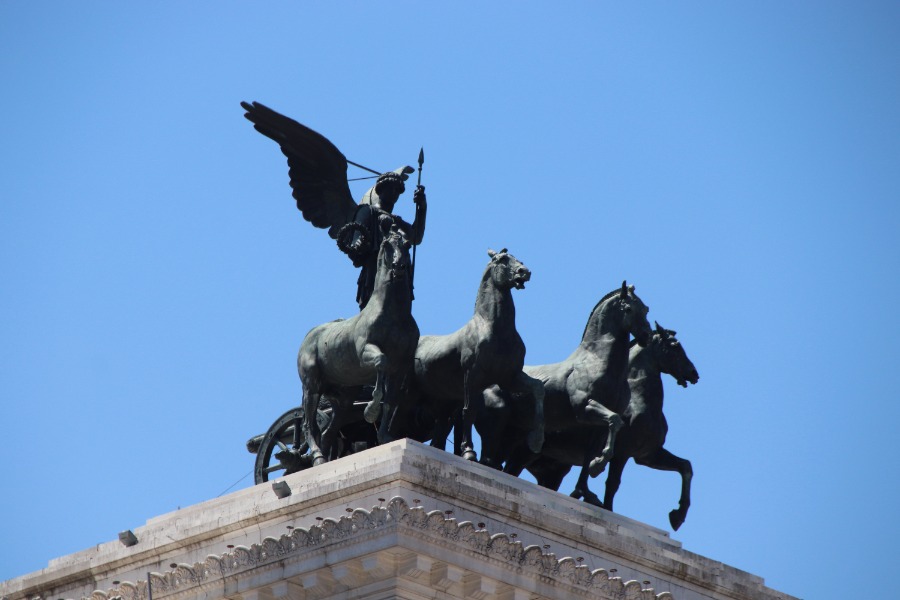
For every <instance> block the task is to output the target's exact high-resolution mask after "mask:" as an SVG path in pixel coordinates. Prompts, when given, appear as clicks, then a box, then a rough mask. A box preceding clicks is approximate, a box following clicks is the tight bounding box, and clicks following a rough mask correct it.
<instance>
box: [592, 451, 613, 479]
mask: <svg viewBox="0 0 900 600" xmlns="http://www.w3.org/2000/svg"><path fill="white" fill-rule="evenodd" d="M608 462H609V459H607V458H604V457H602V456H601V457H600V458H595V459H593V460H592V461H591V464H590V465H589V466H588V474H589V475H590V476H591V477H596V476H597V475H599V474H600V473H602V472H603V471H604V470H606V463H608Z"/></svg>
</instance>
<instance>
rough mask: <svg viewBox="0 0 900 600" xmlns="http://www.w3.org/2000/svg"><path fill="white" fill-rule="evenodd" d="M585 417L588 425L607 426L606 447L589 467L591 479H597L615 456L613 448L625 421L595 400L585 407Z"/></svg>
mask: <svg viewBox="0 0 900 600" xmlns="http://www.w3.org/2000/svg"><path fill="white" fill-rule="evenodd" d="M584 411H585V417H586V421H587V422H588V423H596V424H600V423H604V424H606V426H607V434H606V445H605V446H604V447H603V451H602V452H601V453H600V455H599V456H594V457H593V458H592V459H591V461H590V464H589V466H588V468H589V471H590V475H591V477H596V476H597V475H599V474H600V473H602V472H603V469H605V468H606V463H608V462H609V461H610V459H611V458H612V456H613V448H614V447H615V444H616V434H617V433H618V431H619V430H620V429H621V428H622V425H623V424H624V421H622V417H620V416H619V414H618V413H615V412H613V411H611V410H609V409H608V408H606V407H605V406H603V405H602V404H600V403H599V402H597V401H596V400H594V399H589V400H588V401H587V404H586V406H585V409H584Z"/></svg>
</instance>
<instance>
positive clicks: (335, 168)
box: [241, 102, 357, 238]
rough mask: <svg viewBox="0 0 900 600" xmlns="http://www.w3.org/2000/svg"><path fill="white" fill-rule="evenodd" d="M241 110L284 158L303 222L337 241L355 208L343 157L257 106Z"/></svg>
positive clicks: (304, 130)
mask: <svg viewBox="0 0 900 600" xmlns="http://www.w3.org/2000/svg"><path fill="white" fill-rule="evenodd" d="M241 106H242V107H243V108H244V110H246V111H247V112H246V113H244V116H245V117H246V118H247V119H248V120H249V121H250V122H251V123H253V127H254V128H255V129H256V130H257V131H258V132H260V133H261V134H263V135H264V136H266V137H268V138H271V139H273V140H275V142H276V143H277V144H278V145H279V146H281V151H282V152H283V153H284V155H285V156H287V162H288V174H289V176H290V179H291V189H292V190H293V192H292V195H293V196H294V199H295V200H296V201H297V208H298V209H300V212H301V213H302V214H303V218H304V219H306V220H307V221H309V222H310V223H312V224H313V225H315V226H316V227H319V228H321V229H326V228H327V229H328V235H330V236H331V237H332V238H337V235H338V231H339V230H340V228H341V227H343V226H344V225H345V224H346V223H348V222H349V221H352V220H353V216H354V214H355V213H356V208H357V204H356V202H354V201H353V197H352V196H351V195H350V186H349V185H348V184H347V159H346V157H344V155H343V154H341V151H340V150H338V149H337V148H336V147H335V145H334V144H332V143H331V142H329V141H328V140H327V139H326V138H325V136H323V135H321V134H320V133H317V132H315V131H313V130H312V129H310V128H309V127H306V126H305V125H301V124H300V123H298V122H297V121H295V120H293V119H290V118H288V117H286V116H284V115H282V114H280V113H277V112H275V111H274V110H272V109H271V108H268V107H266V106H264V105H262V104H260V103H259V102H253V103H250V104H248V103H247V102H241Z"/></svg>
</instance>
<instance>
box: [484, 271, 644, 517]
mask: <svg viewBox="0 0 900 600" xmlns="http://www.w3.org/2000/svg"><path fill="white" fill-rule="evenodd" d="M648 310H649V309H648V308H647V306H646V305H645V304H644V303H643V302H642V301H641V299H640V298H638V296H637V295H636V294H635V293H634V286H631V287H629V286H627V285H626V283H625V282H624V281H623V282H622V287H621V289H617V290H615V291H612V292H610V293H608V294H606V295H605V296H603V298H601V299H600V301H599V302H598V303H597V305H596V306H595V307H594V309H593V310H592V311H591V315H590V317H589V318H588V322H587V325H586V326H585V328H584V333H583V334H582V337H581V343H580V344H579V345H578V347H577V348H576V349H575V351H574V352H573V353H572V354H571V355H570V356H569V357H568V358H567V359H566V360H564V361H562V362H558V363H554V364H550V365H541V366H536V367H531V366H529V367H525V373H527V374H528V375H530V376H531V377H534V378H536V379H539V380H540V381H541V382H543V384H544V391H545V394H546V395H545V397H544V426H545V429H546V431H547V432H548V434H551V433H553V432H569V434H573V433H575V432H578V431H585V432H586V435H587V436H588V437H589V438H590V443H588V444H586V445H585V446H584V447H583V451H582V454H581V460H580V464H581V466H582V469H581V474H580V476H579V478H578V487H577V488H576V492H575V493H573V496H574V497H582V496H585V500H586V501H588V502H592V503H593V504H598V505H599V503H600V500H599V498H597V497H596V496H593V494H591V496H592V497H591V496H588V495H587V494H590V492H589V491H588V489H587V478H588V475H591V476H594V477H596V476H597V475H598V474H599V473H600V472H601V471H602V470H603V469H604V468H605V466H606V463H608V462H609V460H610V459H611V458H612V452H613V446H614V444H615V438H616V432H617V431H618V430H619V429H620V428H621V427H622V418H621V417H620V416H619V413H620V412H622V411H623V410H624V409H625V406H626V405H627V401H628V397H627V393H626V390H627V385H626V382H625V377H626V375H627V373H628V349H629V340H630V336H632V335H633V336H634V337H635V338H636V340H637V342H638V343H639V344H646V343H647V341H648V340H649V339H650V335H651V333H652V330H651V329H650V324H649V323H648V322H647V311H648ZM484 401H485V407H486V410H485V419H484V420H483V421H482V423H483V427H482V428H480V429H481V431H482V440H506V443H512V444H514V440H513V439H511V438H510V436H509V432H504V431H502V430H501V431H497V428H505V427H506V424H507V423H516V422H517V421H518V419H517V418H516V414H515V413H516V412H518V411H520V410H521V409H520V408H519V404H520V399H519V398H516V397H510V396H509V395H508V394H505V393H503V391H502V390H498V389H497V388H492V389H490V390H488V391H487V392H486V393H485V397H484ZM607 432H608V433H607ZM504 433H506V435H504ZM604 437H605V438H606V445H605V447H604V448H603V450H602V451H599V452H598V450H599V445H600V443H601V442H602V441H603V438H604ZM500 443H503V442H500ZM492 451H493V450H492ZM498 452H499V450H498ZM503 454H505V456H504V458H505V459H506V464H505V466H504V469H503V470H504V471H506V472H507V473H512V474H513V475H518V474H519V473H521V472H522V469H524V468H525V467H527V466H528V465H529V464H530V463H531V462H532V461H534V460H536V459H537V458H538V456H537V455H536V454H532V453H528V452H525V451H524V449H523V448H521V447H520V446H519V447H515V448H513V449H512V451H507V452H504V453H503Z"/></svg>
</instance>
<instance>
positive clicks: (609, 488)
mask: <svg viewBox="0 0 900 600" xmlns="http://www.w3.org/2000/svg"><path fill="white" fill-rule="evenodd" d="M627 463H628V457H627V456H623V455H620V454H614V455H613V457H612V460H611V461H609V473H608V474H607V475H606V493H605V494H604V496H603V507H604V508H605V509H606V510H608V511H612V509H613V498H615V496H616V492H618V491H619V485H620V484H621V483H622V471H624V470H625V465H626V464H627Z"/></svg>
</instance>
